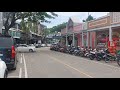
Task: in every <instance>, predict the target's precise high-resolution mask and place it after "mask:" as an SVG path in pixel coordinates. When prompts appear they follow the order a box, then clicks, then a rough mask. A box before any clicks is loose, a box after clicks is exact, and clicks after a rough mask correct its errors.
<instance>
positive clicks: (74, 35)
mask: <svg viewBox="0 0 120 90" xmlns="http://www.w3.org/2000/svg"><path fill="white" fill-rule="evenodd" d="M72 42H73V46H75V34H74V33H73V40H72Z"/></svg>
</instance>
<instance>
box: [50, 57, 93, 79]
mask: <svg viewBox="0 0 120 90" xmlns="http://www.w3.org/2000/svg"><path fill="white" fill-rule="evenodd" d="M48 56H49V55H48ZM49 57H50V58H52V59H53V60H55V61H57V62H59V63H62V64H64V65H66V66H68V67H70V68H72V69H74V70H76V71H78V72H79V73H82V74H84V75H86V76H88V77H90V78H93V77H92V76H91V75H88V74H86V73H84V72H83V71H80V70H78V69H76V68H74V67H72V66H70V65H68V64H66V63H64V62H61V61H60V60H58V59H56V58H54V57H51V56H49Z"/></svg>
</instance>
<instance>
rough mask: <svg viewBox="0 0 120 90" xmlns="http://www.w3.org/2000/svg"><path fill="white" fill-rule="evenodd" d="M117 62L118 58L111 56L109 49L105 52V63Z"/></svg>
mask: <svg viewBox="0 0 120 90" xmlns="http://www.w3.org/2000/svg"><path fill="white" fill-rule="evenodd" d="M115 60H116V56H115V55H112V54H110V52H109V51H108V49H106V50H105V62H106V63H107V62H109V61H115Z"/></svg>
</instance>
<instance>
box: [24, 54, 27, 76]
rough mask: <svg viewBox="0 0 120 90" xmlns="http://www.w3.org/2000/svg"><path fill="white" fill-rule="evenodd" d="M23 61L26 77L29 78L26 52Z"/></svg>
mask: <svg viewBox="0 0 120 90" xmlns="http://www.w3.org/2000/svg"><path fill="white" fill-rule="evenodd" d="M23 62H24V69H25V78H28V74H27V66H26V61H25V56H24V54H23Z"/></svg>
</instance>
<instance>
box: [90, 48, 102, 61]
mask: <svg viewBox="0 0 120 90" xmlns="http://www.w3.org/2000/svg"><path fill="white" fill-rule="evenodd" d="M89 58H90V60H94V59H95V58H96V60H97V61H100V60H102V59H103V58H104V55H103V53H102V52H99V51H97V50H96V49H94V50H93V51H90V54H89Z"/></svg>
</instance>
